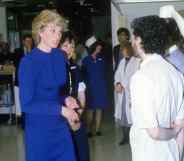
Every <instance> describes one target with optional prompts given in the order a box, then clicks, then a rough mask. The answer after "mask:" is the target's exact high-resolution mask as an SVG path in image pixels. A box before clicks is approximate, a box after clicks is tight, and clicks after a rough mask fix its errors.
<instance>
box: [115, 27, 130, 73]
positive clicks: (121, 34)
mask: <svg viewBox="0 0 184 161" xmlns="http://www.w3.org/2000/svg"><path fill="white" fill-rule="evenodd" d="M117 36H118V41H119V44H118V45H116V46H115V47H114V48H113V66H114V72H115V71H116V69H117V68H118V65H119V62H120V60H121V59H122V58H123V54H121V50H120V46H121V44H123V43H126V42H128V41H129V40H130V32H129V30H128V29H127V28H124V27H121V28H119V29H118V30H117Z"/></svg>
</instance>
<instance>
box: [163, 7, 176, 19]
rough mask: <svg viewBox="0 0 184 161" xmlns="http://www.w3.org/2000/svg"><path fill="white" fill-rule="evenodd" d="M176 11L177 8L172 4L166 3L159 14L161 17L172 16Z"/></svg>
mask: <svg viewBox="0 0 184 161" xmlns="http://www.w3.org/2000/svg"><path fill="white" fill-rule="evenodd" d="M173 12H175V8H174V6H172V5H165V6H162V7H160V12H159V16H160V17H161V18H172V13H173Z"/></svg>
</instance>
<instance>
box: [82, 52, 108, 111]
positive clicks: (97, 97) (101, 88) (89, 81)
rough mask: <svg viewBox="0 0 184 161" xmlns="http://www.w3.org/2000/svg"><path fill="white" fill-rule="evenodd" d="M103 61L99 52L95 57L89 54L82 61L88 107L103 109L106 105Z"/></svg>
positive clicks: (105, 81)
mask: <svg viewBox="0 0 184 161" xmlns="http://www.w3.org/2000/svg"><path fill="white" fill-rule="evenodd" d="M105 66H106V65H105V61H104V58H103V57H102V56H101V54H98V55H97V57H96V59H94V58H93V57H92V56H91V55H89V56H87V57H85V58H84V59H83V62H82V72H83V77H84V81H85V83H86V87H87V89H86V96H87V106H88V108H89V109H92V110H95V109H104V108H106V107H108V104H109V103H108V102H109V101H108V95H107V78H106V72H105Z"/></svg>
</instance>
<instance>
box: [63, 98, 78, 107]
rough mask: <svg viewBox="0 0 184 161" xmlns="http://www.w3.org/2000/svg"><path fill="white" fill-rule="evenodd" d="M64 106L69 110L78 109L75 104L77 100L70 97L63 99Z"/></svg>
mask: <svg viewBox="0 0 184 161" xmlns="http://www.w3.org/2000/svg"><path fill="white" fill-rule="evenodd" d="M65 105H66V106H67V107H68V108H70V109H75V108H79V105H78V103H77V100H76V99H75V98H73V97H71V96H68V97H67V98H66V99H65Z"/></svg>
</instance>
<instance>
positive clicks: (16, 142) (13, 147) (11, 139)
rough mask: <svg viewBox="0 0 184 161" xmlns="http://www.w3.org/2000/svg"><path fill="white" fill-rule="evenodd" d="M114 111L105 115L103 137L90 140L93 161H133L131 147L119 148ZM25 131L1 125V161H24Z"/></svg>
mask: <svg viewBox="0 0 184 161" xmlns="http://www.w3.org/2000/svg"><path fill="white" fill-rule="evenodd" d="M112 115H113V114H112V110H108V111H106V112H105V114H104V120H103V128H102V132H103V134H102V136H98V137H93V138H90V139H89V142H90V151H91V161H131V153H130V147H129V145H128V144H127V145H123V146H119V145H118V142H119V141H120V139H121V131H120V129H119V128H117V127H116V125H115V124H114V121H113V116H112ZM23 145H24V142H23V131H22V130H21V128H19V127H17V126H15V125H8V124H2V125H0V161H24V146H23Z"/></svg>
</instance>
